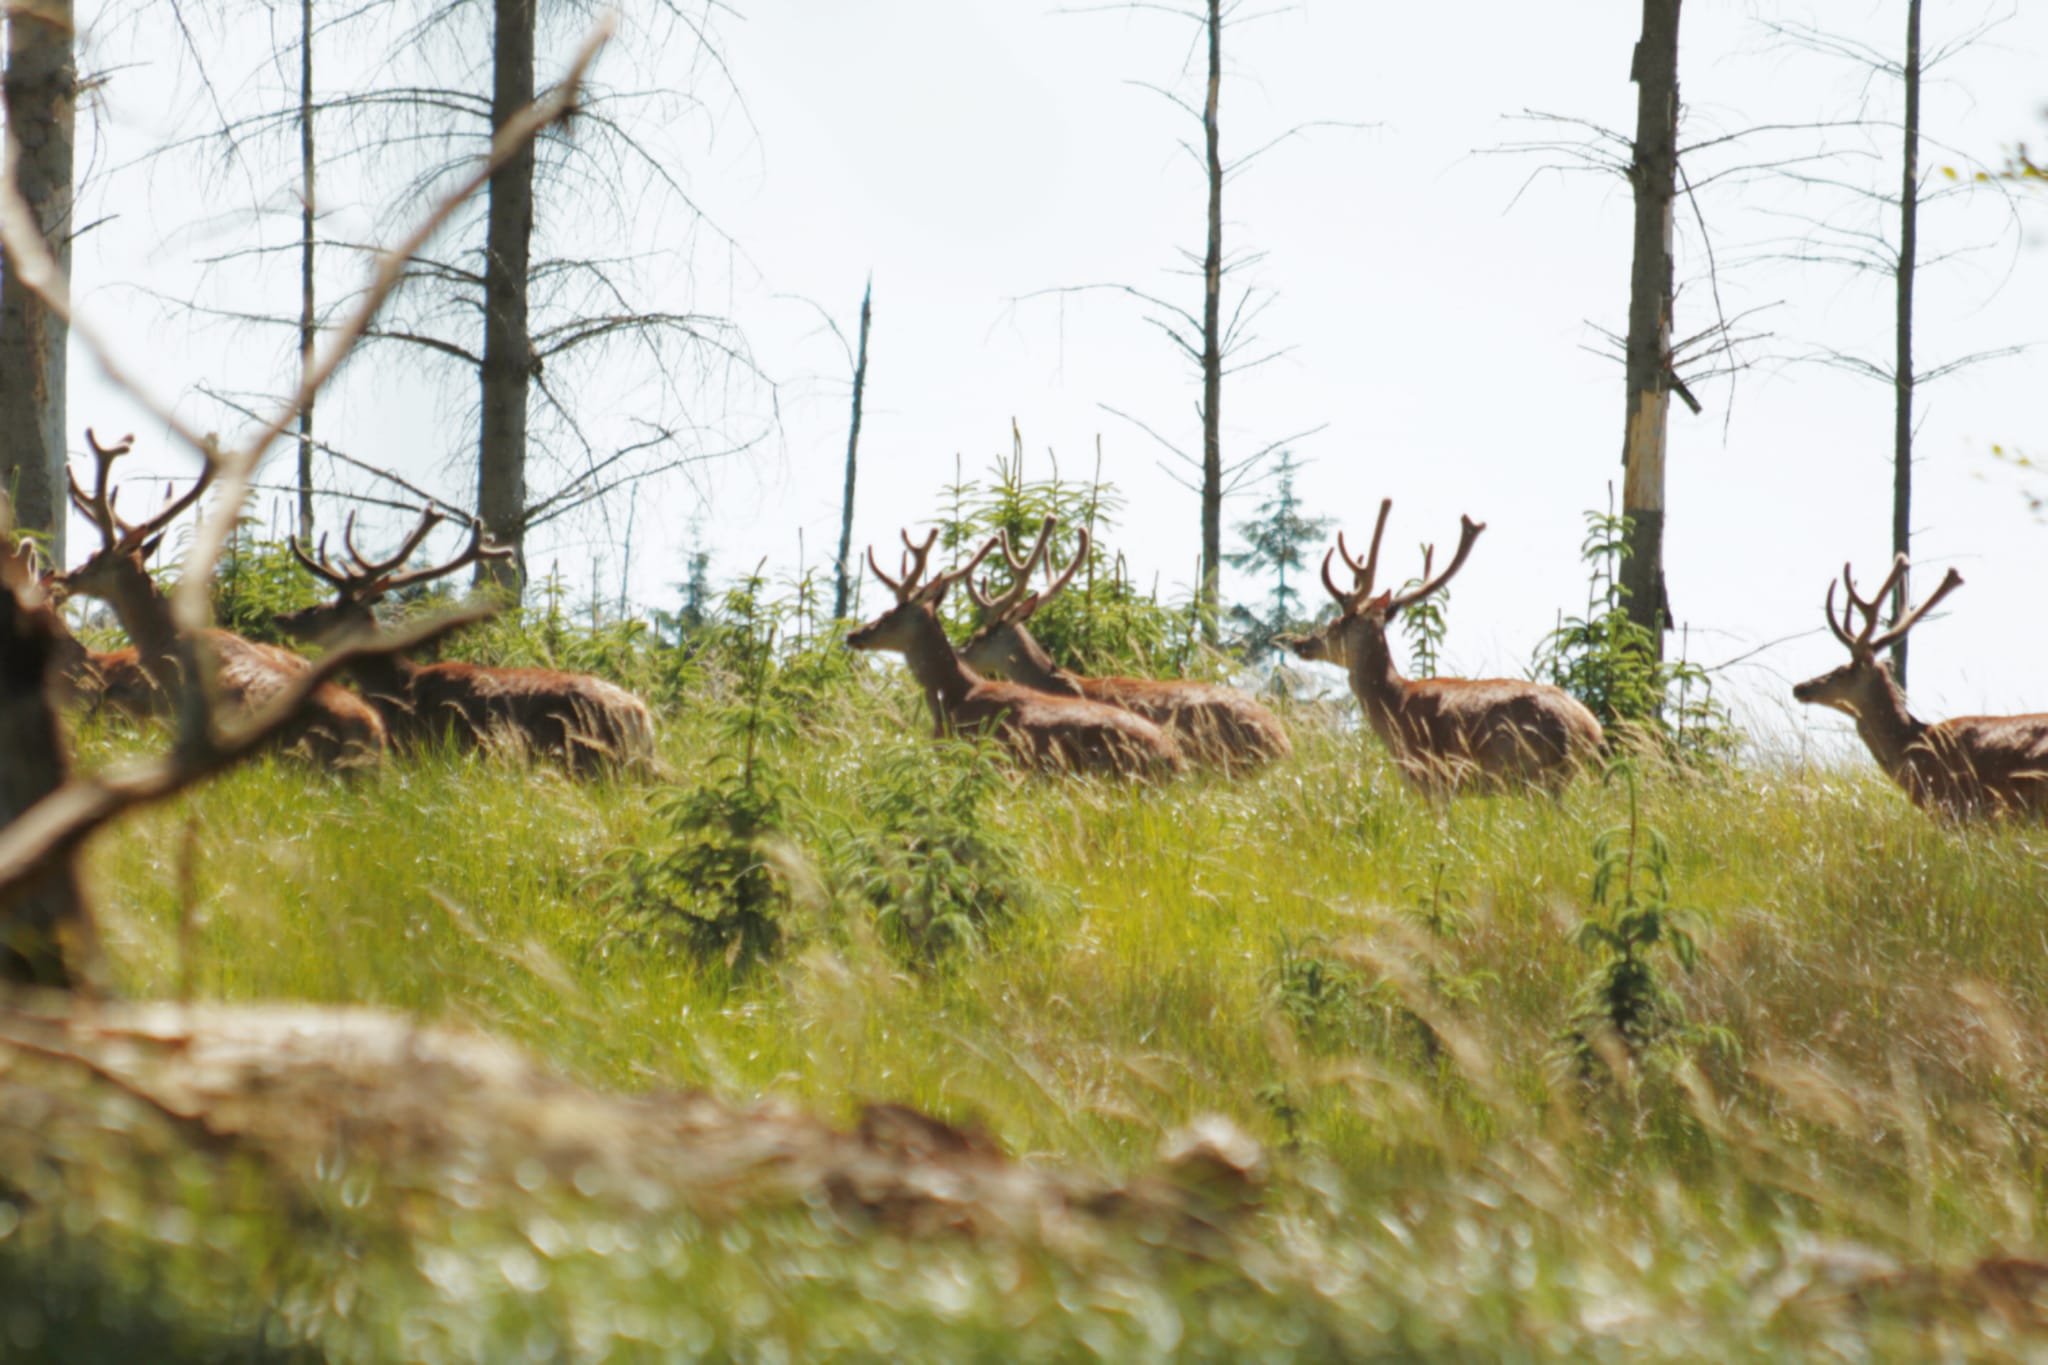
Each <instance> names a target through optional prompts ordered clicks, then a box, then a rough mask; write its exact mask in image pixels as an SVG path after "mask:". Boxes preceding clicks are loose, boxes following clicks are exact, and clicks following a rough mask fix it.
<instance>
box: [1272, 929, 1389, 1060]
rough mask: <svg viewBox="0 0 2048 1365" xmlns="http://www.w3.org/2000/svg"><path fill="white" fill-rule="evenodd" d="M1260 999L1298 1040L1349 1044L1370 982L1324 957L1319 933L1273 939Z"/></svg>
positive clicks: (1325, 945)
mask: <svg viewBox="0 0 2048 1365" xmlns="http://www.w3.org/2000/svg"><path fill="white" fill-rule="evenodd" d="M1265 982H1266V998H1267V999H1268V1000H1269V1001H1270V1002H1271V1003H1272V1006H1273V1008H1274V1009H1277V1010H1278V1011H1280V1013H1281V1014H1282V1015H1283V1016H1284V1017H1285V1018H1286V1019H1287V1021H1288V1022H1289V1023H1291V1024H1292V1025H1294V1029H1295V1032H1297V1033H1298V1034H1300V1035H1301V1037H1302V1039H1303V1041H1305V1042H1309V1043H1312V1044H1317V1045H1320V1046H1323V1047H1326V1048H1327V1047H1330V1046H1332V1045H1334V1044H1335V1043H1338V1042H1340V1041H1344V1040H1347V1039H1349V1038H1350V1037H1351V1036H1352V1035H1353V1034H1355V1033H1356V1032H1357V1030H1358V1028H1359V1025H1360V1022H1361V1020H1362V1019H1363V1017H1364V1014H1365V1011H1366V1010H1367V1008H1368V1001H1369V998H1370V996H1371V993H1372V983H1371V982H1370V981H1369V980H1367V979H1366V978H1365V977H1364V976H1363V975H1362V974H1361V973H1360V972H1359V971H1358V970H1357V969H1356V968H1354V967H1353V966H1352V965H1351V964H1350V963H1348V962H1346V961H1344V960H1343V959H1342V958H1340V957H1337V956H1335V955H1334V954H1332V953H1331V952H1330V940H1329V938H1328V936H1327V935H1323V934H1304V935H1301V936H1298V937H1297V936H1295V935H1292V934H1289V933H1288V932H1286V931H1285V930H1282V931H1281V932H1279V933H1277V934H1275V935H1274V936H1273V962H1272V965H1271V966H1270V967H1268V968H1267V969H1266V977H1265Z"/></svg>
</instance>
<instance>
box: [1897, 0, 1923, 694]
mask: <svg viewBox="0 0 2048 1365" xmlns="http://www.w3.org/2000/svg"><path fill="white" fill-rule="evenodd" d="M1905 79H1906V159H1905V169H1904V171H1903V172H1902V174H1901V178H1900V184H1899V264H1898V270H1897V271H1896V272H1895V275H1894V282H1895V283H1896V285H1897V286H1898V318H1897V326H1898V335H1897V337H1896V338H1895V339H1896V341H1897V343H1898V354H1897V356H1896V357H1895V358H1894V360H1893V362H1892V387H1893V392H1894V395H1895V397H1896V402H1895V404H1894V407H1893V413H1892V553H1893V554H1894V555H1910V554H1912V552H1913V268H1914V264H1915V260H1916V258H1917V255H1918V251H1919V236H1920V0H1908V3H1907V5H1906V68H1905ZM1911 577H1912V573H1911V571H1910V570H1908V571H1907V572H1906V573H1904V574H1901V575H1900V576H1899V582H1898V586H1897V587H1895V588H1893V589H1892V619H1893V620H1894V621H1896V620H1898V619H1899V618H1900V617H1902V616H1904V615H1905V614H1906V604H1907V603H1908V602H1910V601H1911V600H1912V596H1911V592H1912V588H1911V585H1910V583H1909V582H1908V580H1909V579H1910V578H1911ZM1892 677H1893V679H1894V680H1895V681H1896V682H1897V683H1898V684H1899V686H1900V688H1902V689H1903V688H1904V687H1905V685H1906V637H1905V636H1903V635H1901V636H1900V637H1899V638H1898V641H1897V642H1896V643H1895V644H1893V645H1892Z"/></svg>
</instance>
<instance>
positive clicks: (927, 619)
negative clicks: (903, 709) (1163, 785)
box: [846, 530, 1187, 777]
mask: <svg viewBox="0 0 2048 1365" xmlns="http://www.w3.org/2000/svg"><path fill="white" fill-rule="evenodd" d="M902 535H903V546H904V555H903V560H902V563H901V566H900V568H899V570H898V574H897V576H896V577H895V578H891V577H889V575H888V574H886V573H884V572H882V566H881V565H880V564H878V563H876V562H875V552H874V548H873V547H872V546H870V547H869V549H868V568H870V569H871V570H873V571H874V575H875V577H876V578H878V579H880V580H881V581H882V583H883V584H884V585H885V586H886V587H888V589H889V590H890V591H891V592H893V593H894V594H895V595H896V605H895V606H894V607H891V608H890V609H889V610H888V611H886V612H883V613H882V614H881V615H880V616H878V617H876V618H875V619H874V620H872V621H870V622H869V623H868V624H866V625H864V626H862V627H861V628H860V629H859V630H856V631H854V632H853V633H851V634H850V635H848V636H847V637H846V643H847V644H848V645H849V646H851V647H852V648H854V649H867V650H888V651H892V652H894V653H897V654H901V655H903V656H904V658H905V659H906V660H908V662H909V664H910V671H911V673H912V674H913V675H915V676H916V678H917V682H918V686H919V687H921V688H922V689H923V690H924V694H925V703H926V705H927V706H929V707H930V708H931V712H932V719H933V723H934V727H935V729H936V730H937V732H938V733H939V734H940V735H941V736H944V735H946V734H969V735H981V734H993V735H994V736H996V737H997V738H998V739H1000V740H1001V741H1002V742H1003V743H1004V744H1005V745H1007V746H1008V747H1009V748H1010V749H1011V750H1012V752H1014V753H1016V754H1017V755H1018V756H1019V757H1020V758H1022V759H1024V760H1025V761H1026V762H1028V763H1030V764H1033V765H1034V766H1037V767H1041V768H1051V769H1066V770H1069V771H1074V772H1090V773H1115V774H1118V775H1120V776H1124V777H1150V776H1159V775H1163V774H1177V773H1180V772H1183V771H1185V770H1186V767H1187V760H1186V759H1185V758H1183V757H1182V756H1181V752H1180V746H1179V745H1178V744H1177V743H1175V742H1174V739H1173V737H1172V736H1171V735H1169V734H1167V733H1166V732H1165V731H1164V730H1161V729H1160V728H1159V727H1158V726H1157V725H1154V724H1153V723H1152V722H1151V721H1149V720H1146V719H1145V718H1144V717H1143V716H1139V715H1134V714H1133V713H1131V712H1129V711H1125V710H1122V709H1120V708H1118V707H1114V706H1103V705H1100V704H1098V703H1096V702H1092V701H1083V700H1080V699H1078V698H1071V697H1056V696H1049V695H1047V694H1046V693H1044V692H1040V691H1036V690H1034V689H1032V688H1029V687H1023V686H1019V685H1018V684H1016V683H1007V682H991V681H989V680H988V679H986V678H984V677H982V676H981V675H980V674H979V673H977V672H975V670H974V669H973V668H972V667H971V666H970V665H968V664H967V663H965V662H964V661H963V660H962V659H961V658H960V656H959V655H958V654H957V653H955V652H954V650H953V645H952V642H951V641H949V640H948V639H947V638H946V632H945V631H944V630H943V629H942V628H941V627H940V625H939V617H938V610H939V604H940V603H941V602H942V601H944V600H945V596H946V592H947V590H948V589H950V588H951V587H952V586H953V585H954V584H955V583H958V582H960V581H962V580H963V579H966V578H968V577H970V576H971V575H972V574H973V573H974V571H975V569H976V568H977V567H979V566H980V564H981V561H982V560H983V559H986V558H987V557H988V555H989V553H990V552H991V551H992V550H994V549H995V546H996V541H995V540H993V539H991V540H989V541H988V542H987V543H986V544H984V545H983V546H982V547H981V549H980V550H979V551H977V552H976V553H975V555H974V557H973V558H972V559H970V560H968V561H967V563H966V564H965V565H964V566H962V567H960V568H958V569H954V570H952V571H950V572H948V573H943V574H940V575H938V576H937V577H935V578H931V579H927V578H926V577H925V572H926V561H927V560H928V559H929V557H930V555H931V550H932V545H933V543H934V542H935V541H936V540H937V539H938V535H939V533H938V532H937V531H936V530H934V531H933V532H932V533H931V534H930V535H928V536H926V537H925V538H924V543H923V544H918V543H916V542H914V541H912V540H911V538H910V533H909V532H907V531H906V532H903V533H902Z"/></svg>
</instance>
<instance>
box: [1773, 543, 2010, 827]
mask: <svg viewBox="0 0 2048 1365" xmlns="http://www.w3.org/2000/svg"><path fill="white" fill-rule="evenodd" d="M1907 568H1908V561H1907V559H1906V557H1905V556H1904V555H1900V556H1899V557H1898V558H1897V559H1895V560H1893V561H1892V571H1891V573H1890V575H1889V576H1888V577H1886V579H1885V580H1884V582H1883V583H1882V584H1880V585H1879V586H1878V589H1877V592H1876V593H1875V594H1873V595H1872V596H1871V597H1870V598H1869V599H1868V600H1865V599H1864V598H1862V597H1860V596H1858V595H1857V592H1856V581H1855V579H1854V578H1852V577H1851V576H1850V572H1849V566H1848V565H1846V564H1844V565H1843V566H1842V587H1843V589H1844V590H1846V592H1847V593H1848V596H1849V601H1848V605H1846V606H1844V607H1843V608H1842V615H1841V619H1840V620H1839V621H1838V620H1836V618H1835V585H1834V584H1833V583H1830V584H1828V600H1827V606H1826V608H1825V610H1826V611H1827V617H1828V629H1829V630H1832V631H1833V632H1834V633H1835V638H1836V639H1837V640H1840V641H1841V642H1842V645H1843V647H1844V648H1846V649H1847V650H1848V651H1849V662H1848V663H1845V664H1843V665H1842V666H1841V667H1840V668H1837V669H1835V670H1834V671H1833V672H1831V673H1823V674H1821V676H1819V677H1818V678H1809V679H1807V680H1806V681H1805V682H1803V683H1800V684H1799V685H1798V686H1797V687H1795V688H1793V689H1792V695H1793V696H1794V697H1795V698H1797V699H1798V700H1800V701H1803V702H1806V703H1808V704H1809V705H1819V706H1832V707H1833V708H1835V710H1837V711H1841V712H1844V713H1846V714H1848V715H1849V716H1851V717H1853V718H1854V719H1855V721H1856V733H1857V734H1859V735H1861V736H1862V737H1863V742H1864V744H1865V745H1867V746H1869V749H1870V752H1871V756H1872V757H1874V758H1876V759H1877V762H1878V766H1879V767H1881V768H1883V769H1884V770H1885V772H1886V773H1887V774H1889V775H1890V777H1891V779H1892V781H1894V782H1896V783H1898V784H1899V786H1900V787H1902V788H1904V789H1905V792H1906V795H1907V796H1909V797H1911V798H1912V801H1913V804H1914V805H1916V806H1918V807H1920V808H1921V809H1922V810H1925V811H1929V812H1932V813H1933V814H1936V815H1940V816H1945V817H1947V818H1949V819H1954V820H1966V819H1973V818H1976V817H1979V816H2003V815H2017V814H2022V813H2024V814H2028V815H2031V816H2033V817H2035V818H2039V817H2041V816H2043V815H2048V715H2038V714H2037V715H2031V716H1958V717H1957V718H1956V719H1954V720H1945V721H1942V722H1941V723H1940V724H1938V725H1929V724H1928V723H1927V722H1925V721H1922V720H1916V719H1914V718H1913V715H1912V713H1911V712H1909V711H1908V710H1907V709H1906V696H1905V693H1903V692H1901V691H1900V690H1899V685H1898V683H1897V682H1895V681H1894V680H1893V678H1892V671H1891V667H1890V666H1889V665H1888V664H1886V663H1885V662H1884V661H1883V660H1882V659H1880V658H1879V657H1878V656H1879V655H1880V654H1882V653H1883V652H1884V651H1885V650H1886V649H1888V648H1890V647H1891V645H1892V644H1893V643H1894V642H1895V641H1897V640H1898V639H1899V637H1901V636H1903V635H1904V634H1905V633H1906V632H1907V631H1909V630H1911V629H1912V628H1913V627H1914V626H1915V625H1916V624H1918V623H1919V621H1920V618H1921V617H1923V616H1925V615H1926V614H1927V613H1928V612H1929V611H1931V610H1933V608H1934V605H1935V603H1937V602H1939V601H1941V599H1942V598H1944V597H1946V596H1948V595H1949V594H1950V593H1952V592H1954V591H1955V590H1956V589H1957V588H1960V587H1961V586H1963V577H1962V575H1961V574H1959V573H1957V572H1956V571H1955V570H1954V569H1950V570H1949V571H1948V573H1947V575H1946V576H1945V577H1943V579H1942V580H1941V585H1940V586H1939V587H1937V588H1936V589H1935V590H1934V595H1933V596H1932V597H1929V598H1928V599H1927V600H1926V601H1925V602H1922V603H1921V604H1920V605H1919V606H1917V607H1915V608H1914V609H1913V610H1911V611H1909V612H1907V613H1906V614H1905V615H1904V616H1902V617H1900V618H1899V619H1898V620H1897V621H1896V622H1894V623H1893V625H1892V628H1891V629H1890V630H1888V631H1886V632H1885V633H1884V634H1882V635H1879V634H1877V618H1878V612H1879V609H1880V606H1879V604H1881V603H1882V602H1883V601H1884V600H1885V598H1886V597H1887V596H1889V595H1890V594H1891V591H1892V589H1893V588H1894V587H1895V586H1896V585H1897V584H1898V582H1899V580H1900V578H1902V577H1903V576H1904V575H1905V572H1906V569H1907ZM1851 613H1860V614H1861V615H1862V617H1863V624H1862V626H1861V628H1860V629H1857V630H1856V632H1855V633H1854V634H1853V635H1852V634H1851V633H1850V629H1851V625H1852V623H1851V621H1850V616H1851Z"/></svg>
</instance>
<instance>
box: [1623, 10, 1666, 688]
mask: <svg viewBox="0 0 2048 1365" xmlns="http://www.w3.org/2000/svg"><path fill="white" fill-rule="evenodd" d="M1678 7H1679V0H1643V34H1642V38H1641V40H1640V41H1638V42H1637V44H1636V50H1635V60H1634V62H1633V64H1632V66H1631V69H1630V71H1629V79H1631V80H1632V81H1634V82H1635V84H1636V138H1635V158H1634V163H1633V164H1632V165H1631V166H1630V167H1629V180H1630V183H1631V185H1632V186H1633V188H1634V191H1635V209H1636V212H1635V260H1634V265H1633V266H1632V268H1631V270H1630V272H1629V300H1628V374H1627V385H1628V405H1627V423H1626V425H1625V427H1624V429H1623V437H1622V448H1621V450H1622V453H1621V463H1622V469H1623V479H1622V511H1623V513H1624V514H1625V515H1626V516H1627V517H1628V519H1629V525H1628V533H1627V544H1626V550H1625V553H1624V555H1623V558H1622V563H1621V585H1622V588H1623V590H1624V592H1625V593H1626V596H1625V598H1624V601H1625V604H1626V606H1627V608H1628V614H1629V618H1630V619H1631V620H1633V621H1635V622H1636V623H1637V624H1639V625H1641V626H1643V627H1645V628H1647V629H1648V630H1649V631H1650V633H1651V637H1652V639H1653V640H1654V641H1655V645H1656V650H1657V654H1658V657H1659V658H1661V657H1663V652H1664V632H1665V631H1666V630H1668V629H1670V625H1671V605H1670V599H1669V597H1668V596H1667V595H1666V593H1665V588H1664V455H1665V438H1666V427H1667V425H1668V418H1669V416H1670V409H1671V387H1670V378H1671V294H1672V259H1671V245H1672V204H1673V200H1674V199H1675V197H1676V195H1677V184H1678Z"/></svg>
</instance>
